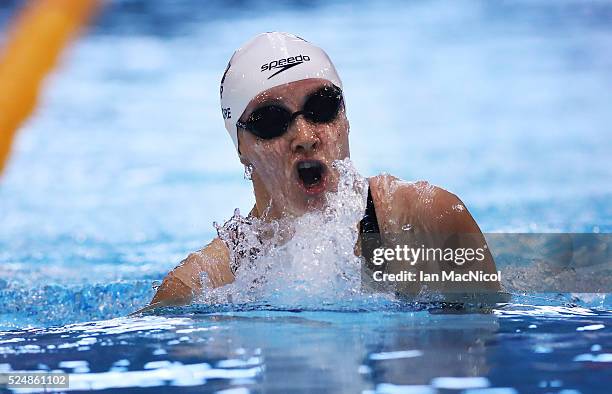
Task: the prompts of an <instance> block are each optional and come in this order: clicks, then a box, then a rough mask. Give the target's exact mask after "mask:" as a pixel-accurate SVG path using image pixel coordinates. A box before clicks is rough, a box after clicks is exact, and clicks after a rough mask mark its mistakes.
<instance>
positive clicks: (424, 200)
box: [369, 174, 469, 232]
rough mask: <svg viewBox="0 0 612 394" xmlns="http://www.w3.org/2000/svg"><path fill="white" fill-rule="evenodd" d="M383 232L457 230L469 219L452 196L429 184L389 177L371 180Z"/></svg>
mask: <svg viewBox="0 0 612 394" xmlns="http://www.w3.org/2000/svg"><path fill="white" fill-rule="evenodd" d="M369 184H370V190H371V192H372V199H373V202H374V207H375V208H376V213H377V216H378V221H379V224H380V225H381V228H385V230H387V231H390V232H397V231H400V230H401V229H402V227H404V228H405V227H406V226H419V227H425V228H426V229H428V230H437V231H446V230H453V231H454V230H456V227H457V224H458V222H461V221H463V220H464V219H463V217H464V216H465V215H469V213H467V210H466V209H465V206H464V204H463V203H462V202H461V200H460V199H459V198H458V197H457V196H456V195H454V194H453V193H451V192H449V191H447V190H445V189H443V188H441V187H438V186H435V185H432V184H431V183H429V182H427V181H414V182H410V181H405V180H402V179H400V178H397V177H395V176H393V175H390V174H381V175H377V176H374V177H372V178H369Z"/></svg>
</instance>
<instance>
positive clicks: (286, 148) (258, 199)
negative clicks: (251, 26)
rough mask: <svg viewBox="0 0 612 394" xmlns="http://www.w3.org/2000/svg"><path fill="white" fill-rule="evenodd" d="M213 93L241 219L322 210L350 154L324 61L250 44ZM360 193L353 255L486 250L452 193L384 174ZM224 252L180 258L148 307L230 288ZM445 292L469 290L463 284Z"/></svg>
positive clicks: (296, 43)
mask: <svg viewBox="0 0 612 394" xmlns="http://www.w3.org/2000/svg"><path fill="white" fill-rule="evenodd" d="M220 93H221V113H222V116H223V119H224V121H225V127H226V129H227V131H228V133H229V135H230V137H231V139H232V141H233V143H234V146H235V148H236V151H237V153H238V157H239V159H240V162H241V163H242V164H243V165H244V166H245V167H246V168H248V169H249V170H248V171H249V172H250V173H251V174H250V178H251V180H252V184H253V191H254V195H255V205H254V207H253V209H252V210H251V212H250V214H249V215H250V216H252V217H256V218H262V219H263V220H265V221H273V220H278V219H281V218H287V217H297V216H300V215H303V214H304V213H306V212H308V211H311V210H315V209H320V208H321V207H323V206H324V204H325V201H326V199H325V193H326V192H330V191H335V190H337V186H338V181H339V174H338V171H337V170H336V169H335V168H334V167H333V166H332V163H333V162H334V161H336V160H342V159H345V158H348V157H349V154H350V152H349V122H348V119H347V117H346V112H345V101H344V96H343V92H342V82H341V80H340V77H339V76H338V73H337V72H336V69H335V67H334V65H333V64H332V62H331V60H330V59H329V57H328V56H327V54H326V53H325V52H324V51H323V50H322V49H321V48H319V47H317V46H315V45H313V44H311V43H309V42H307V41H305V40H303V39H302V38H300V37H297V36H295V35H292V34H288V33H280V32H271V33H264V34H260V35H257V36H256V37H254V38H253V39H251V40H250V41H249V42H247V43H246V44H245V45H243V46H242V47H241V48H240V49H238V50H237V51H236V52H234V54H233V56H232V58H231V59H230V61H229V64H228V66H227V68H226V70H225V73H224V74H223V77H222V79H221V86H220ZM368 186H369V190H368V199H367V208H366V212H364V217H363V220H361V222H360V223H356V226H357V225H358V226H360V229H361V230H360V231H361V234H360V240H359V241H358V243H359V245H358V246H357V247H356V252H357V253H360V254H361V255H363V256H365V257H366V258H370V257H371V254H372V249H373V248H374V247H376V246H380V245H381V244H388V243H393V242H396V243H397V239H394V240H393V242H391V238H393V235H394V234H407V235H406V236H407V237H408V238H409V237H413V238H414V237H418V238H419V239H429V240H430V241H431V239H436V236H435V234H446V236H445V238H444V240H443V241H440V243H441V245H440V246H452V247H454V248H470V247H473V248H474V249H476V248H482V247H483V245H486V243H485V240H484V237H483V235H482V233H481V231H480V229H479V227H478V225H477V224H476V222H475V221H474V219H473V218H472V216H471V215H470V213H469V212H468V210H467V209H465V207H464V204H463V203H462V202H461V200H459V198H458V197H457V196H455V195H454V194H452V193H450V192H448V191H446V190H444V189H441V188H439V187H435V186H432V185H429V184H428V183H427V182H416V183H409V182H404V181H401V180H400V179H398V178H396V177H393V176H391V175H378V176H374V177H371V178H369V179H368ZM407 227H409V228H410V231H409V232H407V231H405V230H406V228H407ZM368 233H369V234H372V233H374V234H381V236H380V237H379V239H378V241H377V240H376V239H375V238H374V239H373V238H372V237H365V235H366V234H368ZM448 235H451V236H450V238H449V237H448ZM462 235H465V236H462ZM366 238H367V239H366ZM449 239H450V240H451V241H449ZM442 244H443V245H442ZM228 247H229V246H228V245H227V244H226V243H225V242H224V241H223V240H221V239H220V238H218V237H217V238H215V239H214V240H213V241H212V242H210V243H209V244H208V245H207V246H206V247H204V248H203V249H202V250H200V251H198V252H196V253H192V254H190V255H189V256H188V257H187V258H186V259H185V260H183V261H182V262H181V263H180V265H178V266H177V267H176V268H175V269H174V270H172V271H171V272H170V273H169V274H168V275H167V276H166V278H165V279H164V281H163V283H162V284H161V286H159V288H158V289H157V293H156V294H155V296H154V297H153V300H152V301H151V305H150V306H151V307H156V306H169V305H182V304H188V303H190V302H191V301H192V299H193V298H194V296H196V295H197V294H200V293H201V291H202V283H201V279H200V278H201V277H202V274H203V273H204V274H206V276H207V278H208V281H209V285H211V286H212V287H219V286H223V285H226V284H229V283H231V282H233V281H234V273H235V272H236V269H237V267H234V266H233V264H231V263H230V250H229V248H228ZM368 255H369V256H368ZM479 264H480V266H479V270H480V271H483V272H486V273H489V274H494V273H496V269H495V264H494V261H493V258H492V256H491V254H490V253H489V251H488V249H487V248H486V246H485V250H484V261H482V262H479ZM467 266H468V264H465V265H463V266H461V267H457V266H455V267H453V266H450V265H448V266H444V265H443V263H439V265H437V266H436V267H435V269H434V270H437V271H448V270H455V271H457V270H458V269H459V270H461V269H463V270H465V269H468V268H469V267H467ZM238 269H239V267H238ZM398 270H399V268H398ZM445 286H450V287H453V286H455V288H454V290H457V289H459V290H465V291H475V290H476V287H474V285H473V284H472V285H469V284H465V283H452V284H446V285H445ZM406 290H407V291H411V290H414V289H406ZM478 290H479V291H482V290H485V291H491V292H495V291H498V290H499V283H498V282H491V283H479V284H478Z"/></svg>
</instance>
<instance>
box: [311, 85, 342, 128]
mask: <svg viewBox="0 0 612 394" xmlns="http://www.w3.org/2000/svg"><path fill="white" fill-rule="evenodd" d="M341 103H342V92H341V91H340V89H338V88H336V87H335V86H334V87H324V88H323V89H321V90H319V91H317V92H315V93H313V94H312V95H311V96H310V98H309V99H308V100H307V101H306V103H305V104H304V113H305V116H306V117H307V118H308V120H311V121H313V122H316V123H327V122H331V121H332V120H334V119H335V118H336V116H337V115H338V111H339V110H340V104H341Z"/></svg>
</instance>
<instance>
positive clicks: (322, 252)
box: [199, 159, 368, 306]
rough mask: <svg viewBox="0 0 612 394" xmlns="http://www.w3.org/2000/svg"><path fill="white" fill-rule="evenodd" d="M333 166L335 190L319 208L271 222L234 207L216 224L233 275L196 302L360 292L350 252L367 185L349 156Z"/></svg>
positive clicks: (326, 298) (316, 298) (300, 300)
mask: <svg viewBox="0 0 612 394" xmlns="http://www.w3.org/2000/svg"><path fill="white" fill-rule="evenodd" d="M333 167H334V168H336V169H337V171H338V173H339V175H340V178H339V183H338V190H337V192H335V193H328V194H327V196H326V198H327V204H326V205H325V208H323V209H322V210H316V211H312V212H308V213H306V214H304V215H302V216H300V217H297V218H283V219H280V220H275V221H270V222H266V221H264V220H261V219H258V218H253V217H243V216H240V213H239V211H236V212H235V213H234V216H233V217H232V218H231V219H230V220H228V221H227V222H226V223H225V224H224V225H223V226H221V227H218V228H217V233H218V234H219V237H220V238H221V239H222V240H223V241H225V243H226V244H227V245H228V247H229V248H230V258H231V260H232V261H233V264H234V271H235V275H236V278H235V281H234V282H233V283H232V284H229V285H227V286H223V287H221V288H217V289H209V290H207V291H205V294H202V295H201V298H200V300H199V301H201V302H204V303H209V302H219V301H228V300H230V299H231V300H232V301H233V302H236V303H247V302H266V303H270V304H273V305H294V306H297V305H299V306H320V305H321V304H322V303H326V302H330V303H332V304H333V303H335V302H337V300H338V299H345V300H348V299H352V298H353V297H356V296H357V297H358V296H360V295H363V294H362V290H361V262H362V260H361V257H359V256H356V255H355V253H354V250H355V244H356V242H357V238H358V236H359V233H358V226H357V224H358V223H359V221H360V220H361V218H362V216H363V212H364V211H365V206H366V198H367V185H368V183H367V179H366V178H364V177H362V176H361V175H359V174H358V172H357V171H356V169H355V168H354V166H353V164H352V163H351V161H350V160H349V159H345V160H342V161H336V162H334V163H333Z"/></svg>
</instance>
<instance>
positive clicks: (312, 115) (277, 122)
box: [236, 85, 342, 140]
mask: <svg viewBox="0 0 612 394" xmlns="http://www.w3.org/2000/svg"><path fill="white" fill-rule="evenodd" d="M341 105H342V90H340V88H339V87H337V86H335V85H331V86H325V87H322V88H321V89H319V90H317V91H315V92H314V93H312V94H310V95H309V96H308V98H307V99H306V102H305V103H304V107H303V108H302V110H301V111H296V112H294V113H291V112H289V111H288V110H287V109H286V108H284V107H281V106H280V105H277V104H269V105H265V106H263V107H260V108H257V109H256V110H255V111H253V112H252V113H251V115H250V116H249V118H248V119H247V121H246V122H241V121H238V122H236V126H238V127H240V128H243V129H245V130H248V131H250V132H251V133H253V134H254V135H256V136H257V137H259V138H261V139H264V140H271V139H273V138H277V137H280V136H281V135H283V134H285V133H286V132H287V129H288V128H289V125H290V124H291V122H293V120H294V119H295V118H296V117H298V116H300V115H304V118H306V120H308V121H310V122H312V123H328V122H331V121H332V120H334V119H335V118H336V116H337V115H338V111H339V110H340V106H341Z"/></svg>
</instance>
